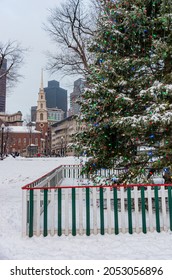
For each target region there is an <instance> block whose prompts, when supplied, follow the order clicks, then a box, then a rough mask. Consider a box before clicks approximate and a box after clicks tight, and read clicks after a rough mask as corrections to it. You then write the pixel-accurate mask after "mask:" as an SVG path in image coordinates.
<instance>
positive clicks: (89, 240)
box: [0, 157, 172, 260]
mask: <svg viewBox="0 0 172 280" xmlns="http://www.w3.org/2000/svg"><path fill="white" fill-rule="evenodd" d="M79 163H80V160H79V159H77V158H74V157H68V158H34V159H25V158H13V157H8V158H6V159H5V160H2V161H0V259H1V260H2V259H4V260H8V259H11V260H12V259H13V260H28V259H30V260H31V259H32V260H42V259H44V260H58V259H59V260H69V259H74V260H75V259H77V260H84V259H85V260H92V259H94V260H96V259H97V260H103V259H104V260H110V259H111V260H112V259H119V260H122V259H126V260H129V259H130V260H131V259H137V260H139V259H144V260H147V259H154V260H160V259H164V260H165V259H168V260H170V259H172V233H171V232H161V233H157V232H154V233H147V234H143V233H140V234H136V233H135V234H132V235H130V234H122V233H121V234H119V235H108V234H106V235H104V236H101V235H100V234H99V235H91V236H89V237H87V236H85V235H84V236H79V235H77V236H75V237H73V236H71V235H70V236H61V237H58V236H54V237H51V236H47V237H42V236H41V237H33V238H28V237H26V238H22V236H21V222H22V212H21V211H22V191H21V187H22V186H24V185H26V184H27V183H29V182H31V181H33V180H35V179H36V178H38V177H40V176H42V175H43V174H45V173H47V172H49V171H51V170H52V169H53V168H55V167H57V166H59V165H61V164H79Z"/></svg>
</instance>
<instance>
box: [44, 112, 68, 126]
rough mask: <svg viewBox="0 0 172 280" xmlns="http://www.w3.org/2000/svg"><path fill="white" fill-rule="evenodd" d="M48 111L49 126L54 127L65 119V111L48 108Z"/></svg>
mask: <svg viewBox="0 0 172 280" xmlns="http://www.w3.org/2000/svg"><path fill="white" fill-rule="evenodd" d="M47 110H48V124H49V125H52V124H54V123H56V122H59V121H61V120H63V119H64V114H65V113H64V111H63V110H62V109H58V108H47Z"/></svg>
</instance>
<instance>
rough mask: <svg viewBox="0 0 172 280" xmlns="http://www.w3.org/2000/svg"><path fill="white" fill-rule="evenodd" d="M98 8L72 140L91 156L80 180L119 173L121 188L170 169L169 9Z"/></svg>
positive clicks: (140, 4)
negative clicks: (147, 172)
mask: <svg viewBox="0 0 172 280" xmlns="http://www.w3.org/2000/svg"><path fill="white" fill-rule="evenodd" d="M100 2H101V13H100V16H99V21H98V26H97V32H96V35H95V36H94V40H93V42H92V44H91V47H90V49H91V51H92V52H93V53H94V55H95V57H96V61H95V62H94V63H93V64H92V65H90V75H89V76H88V77H87V88H86V90H85V92H84V94H83V96H82V101H81V115H80V122H81V123H83V122H84V123H85V124H86V130H85V131H82V132H80V133H78V134H77V136H76V137H77V144H78V147H79V149H80V152H81V150H85V151H86V152H87V154H88V155H89V156H91V159H90V160H89V162H88V163H87V164H86V165H85V167H84V170H85V172H88V173H93V172H94V171H96V170H98V169H100V168H111V167H124V168H125V169H126V171H127V172H125V173H124V174H123V175H121V178H120V180H121V181H123V182H124V181H125V180H126V181H130V180H131V179H132V180H133V178H136V177H137V176H138V174H141V173H142V172H144V169H145V167H147V166H148V165H149V166H150V165H151V166H152V167H155V168H157V167H159V168H162V167H164V166H172V2H171V0H169V1H168V0H144V1H143V0H130V1H126V0H119V1H115V0H114V1H112V0H100ZM142 146H146V147H148V149H149V150H147V152H145V153H140V152H139V150H140V149H141V147H142Z"/></svg>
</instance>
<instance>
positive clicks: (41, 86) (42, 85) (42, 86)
mask: <svg viewBox="0 0 172 280" xmlns="http://www.w3.org/2000/svg"><path fill="white" fill-rule="evenodd" d="M40 89H42V90H44V83H43V68H42V69H41V85H40Z"/></svg>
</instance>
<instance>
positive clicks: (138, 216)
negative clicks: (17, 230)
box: [22, 165, 172, 237]
mask: <svg viewBox="0 0 172 280" xmlns="http://www.w3.org/2000/svg"><path fill="white" fill-rule="evenodd" d="M80 169H81V167H80V166H76V165H73V166H60V167H58V168H56V169H54V170H53V171H51V172H50V173H48V174H46V175H45V176H43V177H41V178H39V179H38V180H35V181H34V182H32V183H30V184H28V185H26V186H24V187H23V188H22V194H23V198H22V200H23V202H22V203H23V206H22V208H23V209H22V214H23V218H22V233H23V236H29V237H32V236H33V235H36V236H40V235H41V234H43V236H47V235H48V234H50V235H52V236H53V235H55V234H57V235H58V236H61V235H62V234H65V235H69V234H72V235H76V234H80V235H83V234H86V235H90V234H98V233H100V234H105V233H108V234H118V233H119V232H122V233H126V232H129V233H130V234H132V233H133V232H136V233H140V232H143V233H147V232H148V231H151V232H153V231H154V230H156V231H157V232H160V231H163V230H164V231H167V230H172V186H171V185H169V184H156V185H155V184H130V185H113V186H108V185H106V186H89V185H81V181H80V179H81V176H80ZM104 172H105V171H104ZM110 172H111V171H109V173H110ZM113 172H114V170H113ZM117 172H119V171H117ZM65 178H70V180H73V179H77V180H78V185H77V186H76V185H75V186H67V185H66V186H63V185H61V184H62V182H63V180H64V179H65ZM85 178H86V177H85Z"/></svg>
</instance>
